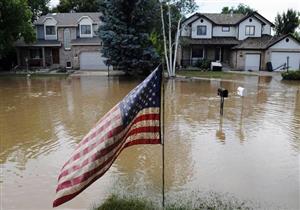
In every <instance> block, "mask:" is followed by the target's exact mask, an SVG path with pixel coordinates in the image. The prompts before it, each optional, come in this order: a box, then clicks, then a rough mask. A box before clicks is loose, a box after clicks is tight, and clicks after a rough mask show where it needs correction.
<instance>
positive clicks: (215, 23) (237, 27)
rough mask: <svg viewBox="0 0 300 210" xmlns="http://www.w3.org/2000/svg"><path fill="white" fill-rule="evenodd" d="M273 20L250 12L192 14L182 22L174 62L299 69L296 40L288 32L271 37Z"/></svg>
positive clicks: (189, 64) (245, 67) (243, 67)
mask: <svg viewBox="0 0 300 210" xmlns="http://www.w3.org/2000/svg"><path fill="white" fill-rule="evenodd" d="M273 26H274V25H273V23H271V22H270V21H269V20H267V19H266V18H264V17H263V16H262V15H260V14H259V13H257V12H253V13H251V14H247V15H243V14H215V13H214V14H213V13H196V14H194V15H192V16H190V17H189V18H187V19H185V20H184V21H183V22H182V30H181V34H180V47H179V51H178V60H177V62H178V64H180V65H181V66H192V65H195V64H196V63H197V62H198V61H199V60H201V59H208V60H211V61H220V62H222V63H223V64H225V65H226V64H227V65H229V66H231V67H232V68H233V69H236V70H265V69H267V63H268V62H271V63H272V66H273V69H276V68H283V67H285V66H287V65H288V66H289V68H290V69H299V65H300V43H299V42H298V41H297V40H296V39H295V38H294V37H292V36H291V35H284V36H272V35H271V31H272V27H273Z"/></svg>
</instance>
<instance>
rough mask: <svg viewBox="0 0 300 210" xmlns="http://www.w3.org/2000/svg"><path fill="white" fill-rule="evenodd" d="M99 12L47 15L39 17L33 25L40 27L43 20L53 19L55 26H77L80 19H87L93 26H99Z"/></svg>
mask: <svg viewBox="0 0 300 210" xmlns="http://www.w3.org/2000/svg"><path fill="white" fill-rule="evenodd" d="M101 15H102V13H100V12H83V13H49V14H47V15H43V16H41V17H40V18H39V19H38V20H37V21H36V22H35V25H42V24H43V22H44V20H45V19H47V18H54V19H55V20H56V21H57V26H77V25H78V20H80V19H81V18H82V17H84V16H86V17H89V18H90V19H91V20H92V21H93V24H100V22H101V21H100V16H101Z"/></svg>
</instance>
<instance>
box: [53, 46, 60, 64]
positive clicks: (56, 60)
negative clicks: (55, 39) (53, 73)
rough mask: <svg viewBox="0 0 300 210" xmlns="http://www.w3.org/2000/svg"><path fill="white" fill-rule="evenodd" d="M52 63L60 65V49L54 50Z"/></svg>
mask: <svg viewBox="0 0 300 210" xmlns="http://www.w3.org/2000/svg"><path fill="white" fill-rule="evenodd" d="M52 63H53V64H59V49H58V48H53V49H52Z"/></svg>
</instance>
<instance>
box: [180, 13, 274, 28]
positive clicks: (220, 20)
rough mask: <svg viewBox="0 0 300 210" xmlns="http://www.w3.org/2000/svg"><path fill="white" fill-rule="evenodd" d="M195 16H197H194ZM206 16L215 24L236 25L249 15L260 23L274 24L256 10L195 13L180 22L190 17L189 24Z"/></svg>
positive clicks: (186, 20)
mask: <svg viewBox="0 0 300 210" xmlns="http://www.w3.org/2000/svg"><path fill="white" fill-rule="evenodd" d="M195 16H196V17H197V18H195ZM201 17H202V18H206V19H208V20H209V21H210V22H212V23H213V24H215V25H237V24H239V23H241V22H242V21H244V20H245V19H247V18H249V17H254V18H256V19H257V20H258V21H260V22H262V23H264V24H265V23H269V24H270V25H271V26H274V24H273V23H272V22H270V21H269V20H267V19H266V18H264V17H263V16H262V15H260V14H259V13H258V12H253V13H250V14H247V15H244V14H221V13H195V14H193V15H191V16H190V17H188V18H187V19H185V20H184V21H182V23H185V22H188V21H189V20H191V19H194V20H193V21H191V22H189V23H188V24H189V25H190V24H191V23H193V22H194V21H196V20H197V19H199V18H201Z"/></svg>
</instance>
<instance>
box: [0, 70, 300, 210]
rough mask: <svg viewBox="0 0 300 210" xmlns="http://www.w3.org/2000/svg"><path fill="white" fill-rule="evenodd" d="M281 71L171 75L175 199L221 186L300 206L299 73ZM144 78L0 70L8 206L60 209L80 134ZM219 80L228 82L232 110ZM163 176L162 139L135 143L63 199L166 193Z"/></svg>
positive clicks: (168, 174)
mask: <svg viewBox="0 0 300 210" xmlns="http://www.w3.org/2000/svg"><path fill="white" fill-rule="evenodd" d="M280 79H281V78H280V76H275V77H257V76H240V77H239V78H238V80H236V81H218V80H215V81H209V80H201V81H179V80H170V81H168V82H167V83H166V84H165V90H166V93H165V152H166V153H165V164H166V165H165V184H166V186H165V187H166V188H165V190H166V203H167V204H168V203H174V202H176V201H178V200H181V202H183V203H184V202H187V201H188V200H189V199H190V200H192V202H194V201H196V200H197V196H200V195H202V194H204V195H205V194H206V193H210V192H214V193H218V194H220V195H229V196H233V197H235V198H237V199H239V200H242V201H250V202H253V203H255V205H256V204H257V205H258V206H259V207H260V208H266V209H275V208H279V209H282V208H285V209H300V192H299V189H300V171H299V168H300V160H299V158H300V83H299V82H298V83H297V82H282V81H281V80H280ZM138 82H139V81H136V80H132V81H130V80H128V79H124V78H118V77H114V78H107V77H97V76H94V77H93V76H82V77H70V78H55V77H53V78H51V77H50V78H49V77H40V78H25V77H24V78H23V77H14V78H13V77H3V78H0V108H1V109H0V129H1V130H0V135H1V136H0V137H1V150H0V166H1V177H0V186H1V197H0V198H1V206H0V209H1V210H2V209H3V210H4V209H5V210H10V209H20V210H21V209H22V210H27V209H28V210H31V209H37V210H40V209H43V210H44V209H45V210H46V209H52V201H53V198H54V194H55V188H56V180H57V176H58V173H59V170H60V168H61V167H62V165H63V164H64V162H65V161H66V160H67V159H68V158H69V155H70V154H71V152H72V151H73V149H74V148H75V146H76V144H77V143H78V142H79V141H80V140H81V138H82V137H83V136H84V135H85V134H86V133H87V132H88V131H89V129H90V128H91V127H92V126H93V125H94V124H95V122H96V121H97V120H98V119H99V118H101V116H103V115H104V114H105V113H106V112H107V111H108V110H109V109H110V108H112V107H113V106H114V104H116V103H117V102H118V101H119V100H120V99H122V97H123V96H125V95H126V94H127V93H128V92H129V91H130V90H131V89H132V88H133V87H134V86H135V85H137V84H138ZM220 86H222V87H224V88H227V89H228V90H229V98H227V99H225V106H224V117H223V118H220V116H219V103H220V99H219V98H218V96H217V88H218V87H220ZM238 86H242V87H245V88H246V90H247V95H246V96H245V97H244V98H241V97H239V96H237V95H236V94H235V92H236V89H237V87H238ZM161 180H162V179H161V146H160V145H146V146H143V145H141V146H133V147H130V148H127V149H126V150H124V151H123V152H122V153H121V155H120V156H119V158H118V159H117V160H116V162H115V163H114V164H113V166H112V167H111V168H110V170H109V171H108V172H107V173H106V174H105V175H104V176H103V177H102V178H101V179H99V180H98V181H97V182H95V183H94V184H93V185H91V186H90V187H89V188H87V189H86V190H85V191H84V192H83V193H81V194H80V195H79V196H77V197H76V198H75V199H73V200H72V201H70V202H68V203H66V204H64V205H62V206H61V207H60V208H58V209H87V208H90V207H91V206H92V205H94V204H97V203H101V202H102V201H103V200H104V199H105V198H107V197H108V196H109V195H110V194H112V193H115V194H121V195H124V194H125V195H138V196H141V197H146V198H147V199H148V200H151V201H153V202H156V203H159V202H160V199H161ZM225 197H226V196H225Z"/></svg>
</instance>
